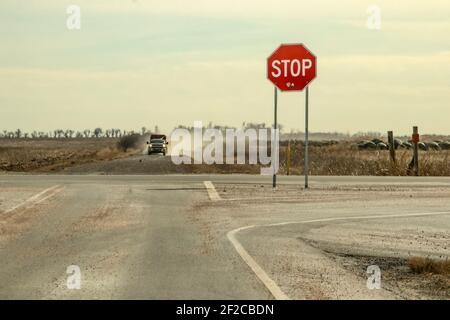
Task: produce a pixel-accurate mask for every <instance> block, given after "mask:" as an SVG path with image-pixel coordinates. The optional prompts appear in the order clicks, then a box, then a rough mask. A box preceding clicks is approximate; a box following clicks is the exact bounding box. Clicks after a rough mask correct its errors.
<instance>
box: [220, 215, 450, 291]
mask: <svg viewBox="0 0 450 320" xmlns="http://www.w3.org/2000/svg"><path fill="white" fill-rule="evenodd" d="M445 214H450V211H441V212H425V213H407V214H392V215H372V216H369V215H366V216H353V217H352V216H349V217H337V218H323V219H314V220H304V221H287V222H279V223H271V224H262V225H250V226H246V227H241V228H237V229H234V230H231V231H229V232H228V233H227V238H228V240H229V241H230V242H231V244H232V245H233V246H234V248H235V249H236V251H237V253H238V254H239V255H240V256H241V258H242V260H244V262H245V263H246V264H247V265H248V266H249V267H250V269H252V271H253V272H254V273H255V275H256V276H257V277H258V278H259V280H261V282H262V283H263V284H264V286H265V287H266V288H267V289H268V290H269V291H270V293H271V294H272V296H273V297H274V298H275V299H277V300H289V299H290V298H289V296H288V295H287V294H285V293H284V292H283V291H282V290H281V288H280V287H279V286H278V285H277V284H276V282H275V281H273V280H272V279H271V278H270V277H269V275H268V274H267V273H266V272H265V271H264V269H263V268H261V266H260V265H259V264H258V263H257V262H256V261H255V259H253V258H252V256H251V255H250V254H249V253H248V252H247V250H245V248H244V247H243V246H242V244H241V243H240V242H239V241H238V240H237V239H236V234H237V233H238V232H240V231H243V230H249V229H253V228H258V227H275V226H284V225H289V224H307V223H316V222H329V221H342V220H370V219H382V218H405V217H425V216H435V215H445Z"/></svg>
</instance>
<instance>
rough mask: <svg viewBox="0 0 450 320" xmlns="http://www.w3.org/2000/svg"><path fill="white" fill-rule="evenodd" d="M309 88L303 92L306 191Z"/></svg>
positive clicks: (306, 181) (306, 178) (306, 186)
mask: <svg viewBox="0 0 450 320" xmlns="http://www.w3.org/2000/svg"><path fill="white" fill-rule="evenodd" d="M308 96H309V86H307V87H306V92H305V189H308V172H309V154H308V142H309V141H308V138H309V128H308V117H309V114H308V104H309V101H308V100H309V97H308Z"/></svg>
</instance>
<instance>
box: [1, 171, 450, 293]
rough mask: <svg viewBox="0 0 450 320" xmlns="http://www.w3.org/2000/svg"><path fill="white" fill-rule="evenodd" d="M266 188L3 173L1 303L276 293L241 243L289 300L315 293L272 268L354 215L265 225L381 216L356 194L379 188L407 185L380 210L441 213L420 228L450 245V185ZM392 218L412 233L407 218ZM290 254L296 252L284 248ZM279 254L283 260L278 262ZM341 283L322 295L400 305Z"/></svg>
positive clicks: (326, 181)
mask: <svg viewBox="0 0 450 320" xmlns="http://www.w3.org/2000/svg"><path fill="white" fill-rule="evenodd" d="M204 181H212V183H213V185H214V186H215V189H216V190H214V192H217V195H218V197H219V198H220V199H221V200H220V201H211V200H210V197H209V195H208V192H207V190H206V188H205V185H204ZM270 181H271V179H270V177H261V176H246V175H217V176H209V175H168V176H163V175H160V176H158V175H154V176H138V175H132V176H125V175H122V176H96V175H82V176H78V175H70V176H69V175H41V176H37V175H4V176H0V197H1V198H0V210H1V211H0V261H1V268H0V298H2V299H18V298H25V299H41V298H49V299H53V298H55V299H59V298H75V299H78V298H81V299H88V298H100V299H109V298H125V299H138V298H141V299H166V298H167V299H273V298H277V296H276V295H274V294H273V287H272V288H271V287H270V285H269V286H268V285H267V283H265V282H264V279H263V280H262V279H261V274H258V272H255V269H254V268H253V267H254V266H253V267H252V265H251V263H250V264H249V263H248V261H246V260H245V255H244V257H243V252H242V250H241V251H239V250H237V248H236V245H238V246H239V245H242V248H243V249H244V253H247V254H248V255H249V256H250V257H251V259H252V260H253V262H254V263H255V265H256V266H257V267H259V268H261V270H262V271H263V273H264V274H265V275H266V276H267V277H268V278H269V279H270V280H273V281H274V283H275V284H276V286H277V287H278V289H280V290H281V292H283V293H284V294H286V297H289V298H320V296H317V295H311V294H306V293H305V292H306V291H307V290H306V289H305V290H300V289H299V288H296V289H295V288H293V286H294V287H295V286H296V285H297V284H296V283H295V282H294V283H293V282H292V281H288V280H287V279H286V275H287V274H290V273H289V272H288V271H286V270H284V271H283V267H282V266H281V264H279V263H277V261H284V262H283V263H284V264H286V263H288V264H289V266H291V267H292V265H293V263H295V264H298V263H299V261H305V256H304V254H305V252H309V251H308V250H313V249H311V247H308V248H307V249H305V248H304V249H301V252H302V254H303V256H302V254H300V255H298V254H292V252H298V250H299V248H298V246H299V242H298V240H296V239H297V238H298V237H299V235H300V233H301V234H302V235H303V236H307V237H308V239H307V240H308V241H315V242H316V243H319V242H320V243H322V242H323V243H325V244H327V243H328V244H329V243H330V242H332V241H336V239H340V240H341V242H342V241H343V240H342V237H340V236H339V235H342V233H344V234H348V233H349V232H350V233H351V232H354V230H356V229H359V227H360V225H359V226H352V225H351V223H355V222H354V221H351V220H349V221H338V222H339V228H341V229H338V230H336V229H335V228H334V229H333V228H330V227H328V229H327V228H326V227H327V226H328V225H329V224H330V223H331V222H332V221H330V222H329V223H320V222H316V224H315V225H314V226H317V224H319V225H320V228H315V229H314V228H311V227H309V226H308V227H306V226H299V225H295V224H291V225H283V226H279V227H275V228H271V227H267V225H268V224H273V223H280V222H286V221H291V222H292V221H294V222H295V221H300V220H301V221H307V220H308V219H309V220H311V219H312V218H314V219H321V218H323V219H330V218H332V219H335V218H342V217H346V216H349V215H350V216H351V215H353V216H355V217H356V216H361V215H367V216H374V215H376V214H380V210H375V209H380V207H382V206H381V204H380V203H378V205H377V206H375V208H367V207H364V203H366V202H365V201H364V199H361V194H360V193H359V192H361V190H366V192H372V191H373V192H375V193H376V192H390V191H389V190H390V188H400V189H401V190H403V191H399V192H403V193H401V194H399V193H395V192H394V194H393V195H392V194H391V195H390V197H391V198H389V199H388V200H387V202H386V204H388V205H389V210H384V211H383V212H381V214H386V215H389V214H392V213H397V214H399V213H402V214H403V213H405V214H411V213H424V212H425V211H426V213H430V212H441V213H442V215H441V214H439V215H437V216H433V217H426V216H425V217H422V216H421V217H417V221H418V223H420V224H421V225H427V228H429V229H427V230H426V231H427V232H430V233H433V234H434V233H436V232H437V233H439V232H442V230H444V231H443V233H442V236H443V237H444V238H443V239H444V241H448V239H449V238H448V237H447V236H448V230H449V229H450V227H449V219H448V215H447V216H446V213H445V212H446V211H448V210H449V209H450V200H449V196H448V194H449V193H448V191H449V190H450V179H448V178H414V177H408V178H392V177H386V178H384V177H312V178H311V185H312V187H313V188H312V190H311V191H310V192H309V193H308V194H307V195H305V191H303V190H301V188H300V187H297V186H300V185H301V182H302V179H301V177H281V178H280V179H279V181H280V188H279V190H278V191H277V192H273V191H272V190H271V188H270ZM377 188H385V189H386V188H387V189H386V190H387V191H386V190H379V189H377ZM410 188H413V189H410ZM369 189H370V190H372V191H370V190H369ZM416 189H417V190H416ZM367 190H368V191H367ZM377 190H378V191H377ZM411 190H412V191H411ZM209 191H211V190H209ZM373 192H372V193H373ZM411 195H414V196H417V195H423V196H422V198H421V201H423V205H422V206H420V205H418V203H419V204H420V202H414V201H412V200H411V199H409V197H410V196H411ZM445 195H447V196H445ZM271 197H272V199H271ZM374 197H375V198H376V197H377V195H375V196H374ZM261 198H262V199H263V200H261ZM405 198H408V202H406V201H403V200H402V199H405ZM302 199H304V200H305V201H302ZM375 200H376V199H375ZM375 200H374V199H371V201H375ZM378 200H379V199H378ZM392 221H395V224H396V225H400V226H402V225H403V227H404V228H407V227H405V226H406V225H405V224H404V223H405V219H403V220H402V218H401V217H399V218H397V219H396V220H395V219H393V220H392ZM407 221H408V223H409V224H410V225H409V227H411V228H417V226H418V224H416V223H415V222H414V218H412V217H409V218H407ZM430 221H431V222H430ZM343 222H346V223H347V224H343ZM349 224H350V226H349ZM390 224H392V223H390ZM372 225H373V224H372ZM388 225H389V223H388ZM246 226H257V227H255V228H252V229H248V230H244V231H242V232H240V233H236V234H235V240H236V242H235V243H233V242H232V241H230V237H227V235H229V232H230V231H232V230H236V229H238V228H242V227H246ZM324 227H325V228H324ZM264 228H266V229H264ZM267 228H270V231H269V230H268V229H267ZM313 229H314V230H313ZM393 231H394V232H395V230H394V229H393ZM333 234H334V237H333ZM439 234H440V233H439ZM325 235H327V236H328V238H326V237H325ZM353 236H355V237H357V236H358V235H356V234H355V235H353ZM359 236H360V237H361V239H362V240H361V241H364V242H363V243H364V244H365V245H366V246H363V247H364V249H366V250H369V251H370V248H371V246H370V245H369V244H370V241H369V240H367V235H359ZM325 238H326V239H325ZM324 239H325V240H324ZM273 240H276V241H275V242H274V241H273ZM353 240H354V239H353ZM441 240H442V239H441ZM327 241H328V242H327ZM438 244H439V241H438ZM278 245H280V246H281V247H280V246H278ZM303 245H305V244H304V243H303V242H302V246H303ZM345 245H346V244H345V243H342V244H341V246H342V247H345ZM283 248H284V249H283ZM286 248H291V249H292V250H293V251H292V252H290V253H286ZM411 248H413V247H412V246H411ZM411 248H410V249H411ZM296 250H297V251H296ZM317 250H318V249H317ZM399 250H405V248H400V249H399ZM417 250H418V252H419V253H420V252H422V253H424V252H435V253H438V254H441V255H449V251H448V250H447V248H446V249H442V248H441V247H439V245H438V246H437V247H433V246H428V247H420V244H419V247H418V248H417ZM421 250H422V251H421ZM427 250H428V251H427ZM281 252H284V253H283V254H284V256H283V258H282V259H278V258H277V254H278V253H281ZM379 252H381V251H380V250H379ZM381 253H382V252H381ZM287 256H288V258H289V259H288V260H289V261H288V262H286V261H287V260H286V259H287V258H286V257H287ZM314 257H316V258H317V257H318V255H317V254H316V255H314ZM309 258H311V257H309ZM309 258H308V259H309ZM283 259H284V260H283ZM317 261H318V262H317V263H320V264H322V266H323V267H324V268H328V269H327V270H328V271H327V272H329V271H330V270H335V271H336V270H337V269H336V268H337V267H335V266H331V265H330V261H329V260H320V259H319V260H317ZM71 265H76V266H79V268H80V271H81V289H79V290H77V289H72V290H71V289H68V287H67V279H68V277H69V278H70V279H73V277H70V276H71V275H70V274H67V273H66V271H67V268H68V267H69V266H71ZM297 267H298V266H297ZM280 268H281V269H280ZM333 268H334V269H333ZM339 270H341V269H339ZM305 272H312V271H311V270H305ZM339 272H340V271H339ZM341 276H342V277H344V278H345V279H346V281H347V284H348V285H347V286H345V288H344V289H339V290H337V289H336V288H335V287H336V286H337V285H336V283H334V282H335V281H336V280H335V279H334V280H330V281H328V282H327V283H334V284H333V285H330V286H334V287H333V288H331V289H330V288H321V290H322V291H321V292H325V291H326V290H331V291H332V290H334V292H335V295H334V296H333V295H331V297H337V298H348V297H350V298H352V297H362V298H379V297H386V296H388V297H394V298H397V297H396V296H395V295H388V294H387V293H386V292H382V293H380V292H378V293H377V294H373V293H368V292H362V293H361V291H359V293H358V294H355V295H352V294H351V293H349V292H348V291H349V290H352V289H351V288H353V287H354V285H355V283H358V281H359V280H358V278H357V277H356V276H353V275H349V274H348V273H345V275H341ZM291 280H292V279H291ZM333 281H334V282H333ZM301 285H305V286H307V285H308V286H311V285H312V284H311V283H307V284H305V283H301ZM356 285H357V286H358V285H359V284H356ZM359 286H360V285H359ZM349 287H350V289H349ZM360 287H361V286H360ZM308 292H309V291H308ZM385 294H386V295H385ZM327 297H330V295H328V296H324V297H323V298H327Z"/></svg>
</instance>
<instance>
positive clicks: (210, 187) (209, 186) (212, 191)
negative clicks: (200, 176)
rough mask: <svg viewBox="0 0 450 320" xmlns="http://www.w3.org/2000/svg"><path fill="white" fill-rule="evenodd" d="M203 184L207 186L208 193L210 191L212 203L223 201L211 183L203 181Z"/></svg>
mask: <svg viewBox="0 0 450 320" xmlns="http://www.w3.org/2000/svg"><path fill="white" fill-rule="evenodd" d="M203 184H204V185H205V188H206V191H208V196H209V199H210V200H211V201H219V200H222V198H221V197H220V196H219V194H218V193H217V191H216V188H215V187H214V185H213V183H212V182H211V181H203Z"/></svg>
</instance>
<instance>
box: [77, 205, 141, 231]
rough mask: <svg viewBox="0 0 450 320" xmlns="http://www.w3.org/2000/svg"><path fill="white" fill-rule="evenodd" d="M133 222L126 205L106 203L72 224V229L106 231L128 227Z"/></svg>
mask: <svg viewBox="0 0 450 320" xmlns="http://www.w3.org/2000/svg"><path fill="white" fill-rule="evenodd" d="M127 211H128V212H127ZM135 223H137V222H135V221H134V219H133V217H132V216H130V214H129V210H127V206H120V205H110V204H108V205H104V206H101V207H98V208H96V209H95V210H94V211H93V212H92V214H90V215H87V216H84V217H83V218H82V219H81V220H80V221H78V222H77V223H75V224H74V225H73V230H74V231H76V232H92V231H106V230H113V229H118V228H124V227H128V226H130V225H132V224H135Z"/></svg>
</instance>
